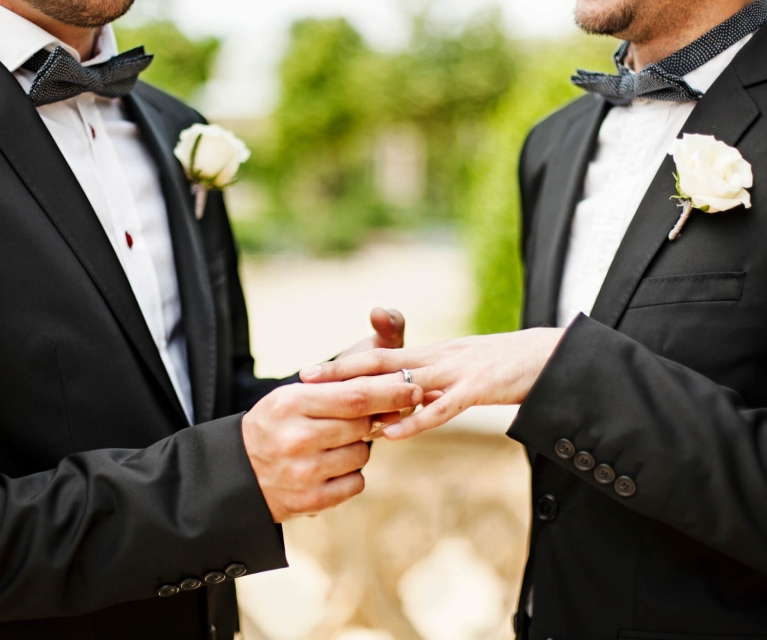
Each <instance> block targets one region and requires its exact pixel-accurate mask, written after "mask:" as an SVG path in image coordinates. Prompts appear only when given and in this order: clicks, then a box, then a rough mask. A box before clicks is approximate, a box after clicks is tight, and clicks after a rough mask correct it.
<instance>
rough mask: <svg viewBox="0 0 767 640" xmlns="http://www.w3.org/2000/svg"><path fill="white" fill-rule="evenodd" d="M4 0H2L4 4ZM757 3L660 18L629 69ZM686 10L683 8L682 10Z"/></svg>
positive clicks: (726, 3)
mask: <svg viewBox="0 0 767 640" xmlns="http://www.w3.org/2000/svg"><path fill="white" fill-rule="evenodd" d="M2 1H3V0H0V2H2ZM752 1H753V0H713V1H711V0H696V5H695V8H691V9H690V10H689V11H686V12H685V13H686V14H687V16H688V18H689V19H687V20H684V21H680V20H679V18H678V16H675V18H674V19H670V20H663V19H662V18H661V17H656V24H657V25H659V26H660V25H662V26H661V27H660V28H647V29H645V30H644V33H643V32H642V31H643V30H642V29H639V30H638V32H637V33H636V34H633V33H632V34H626V39H627V40H629V41H630V42H631V45H630V46H629V51H628V56H627V57H626V65H627V66H628V67H629V68H630V69H632V70H633V71H634V72H636V73H639V72H640V71H641V70H642V69H644V68H645V67H646V66H647V65H648V64H652V63H654V62H660V61H661V60H663V59H664V58H667V57H668V56H670V55H671V54H672V53H675V52H677V51H679V50H680V49H683V48H684V47H686V46H687V45H688V44H690V43H692V42H695V40H697V39H698V38H700V37H701V36H703V35H705V34H706V33H708V32H709V31H711V29H713V28H714V27H717V26H718V25H720V24H722V23H723V22H724V21H725V20H727V19H729V18H731V17H732V16H734V15H735V14H736V13H738V12H739V11H740V10H742V9H743V8H745V7H747V6H748V5H750V4H751V3H752ZM679 10H680V11H681V10H683V9H682V8H680V9H679Z"/></svg>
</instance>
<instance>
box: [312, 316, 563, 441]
mask: <svg viewBox="0 0 767 640" xmlns="http://www.w3.org/2000/svg"><path fill="white" fill-rule="evenodd" d="M563 334H564V330H563V329H531V330H528V331H520V332H517V333H507V334H499V335H494V336H475V337H471V338H462V339H460V340H448V341H445V342H440V343H437V344H434V345H430V346H426V347H416V348H411V349H399V350H386V349H376V350H374V351H370V352H368V353H362V354H359V355H355V356H352V357H349V358H345V359H344V360H337V361H335V362H328V363H326V364H324V365H322V366H319V367H311V368H309V369H304V370H303V371H302V372H301V379H302V380H303V381H304V382H307V383H309V382H332V381H338V380H349V379H352V378H359V377H360V376H379V377H378V378H375V379H374V380H375V381H377V382H379V383H380V384H384V385H385V384H393V383H394V382H396V381H399V382H402V380H403V375H402V373H401V370H402V369H409V370H410V371H411V375H412V379H413V382H414V383H415V384H417V385H419V386H420V387H421V388H422V389H423V391H424V393H425V396H424V405H425V408H424V409H423V411H421V412H419V413H416V414H415V415H413V416H410V417H407V418H404V419H403V420H401V421H400V422H398V423H396V424H392V425H390V426H388V427H386V428H385V429H384V430H383V434H384V435H385V436H386V437H387V438H389V439H390V440H401V439H404V438H409V437H412V436H414V435H417V434H419V433H421V432H422V431H426V430H427V429H433V428H435V427H439V426H441V425H443V424H445V423H446V422H448V421H449V420H451V419H452V418H454V417H455V416H457V415H458V414H459V413H462V412H463V411H465V410H466V409H468V408H469V407H471V406H474V405H515V404H520V403H521V402H523V401H524V399H525V398H526V397H527V394H528V393H529V391H530V389H531V388H532V386H533V384H534V383H535V381H536V380H537V379H538V376H539V375H540V373H541V371H542V370H543V367H544V366H545V365H546V363H547V362H548V360H549V358H550V357H551V354H552V353H553V352H554V349H555V348H556V346H557V344H559V341H560V339H561V338H562V335H563Z"/></svg>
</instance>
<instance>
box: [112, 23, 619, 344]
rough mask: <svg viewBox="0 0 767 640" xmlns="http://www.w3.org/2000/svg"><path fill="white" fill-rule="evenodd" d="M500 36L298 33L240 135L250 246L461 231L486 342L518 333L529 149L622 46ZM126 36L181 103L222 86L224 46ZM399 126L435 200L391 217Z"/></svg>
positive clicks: (492, 27) (318, 27)
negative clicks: (391, 47)
mask: <svg viewBox="0 0 767 640" xmlns="http://www.w3.org/2000/svg"><path fill="white" fill-rule="evenodd" d="M500 24H501V20H500V16H499V15H498V14H497V12H490V13H485V14H483V15H479V16H478V17H477V18H475V19H474V20H473V21H472V22H470V23H469V24H467V25H466V26H465V28H464V29H462V30H461V31H459V32H446V31H444V30H440V29H439V28H437V27H435V25H433V24H430V23H429V22H428V21H427V20H425V19H423V18H417V17H416V18H414V22H413V29H412V33H413V36H412V40H411V42H410V44H409V46H408V47H406V48H405V50H403V51H399V52H393V53H392V52H388V53H384V52H380V51H376V50H374V49H372V48H371V47H370V46H369V45H368V44H367V43H366V42H365V41H364V39H363V38H362V37H361V36H360V34H359V33H357V32H356V31H355V29H354V28H353V27H352V26H351V25H350V24H349V23H348V22H347V21H345V20H343V19H324V20H318V19H307V20H302V21H300V22H297V23H296V24H295V25H294V26H293V28H292V32H291V40H290V47H289V49H288V51H287V52H286V54H285V56H284V58H283V60H282V63H281V66H280V70H279V74H280V89H281V91H280V100H279V103H278V104H277V106H276V108H275V110H274V112H273V113H272V114H271V116H270V117H269V118H267V119H266V120H261V121H257V120H256V119H255V118H254V120H253V121H252V122H243V123H235V125H236V127H237V133H238V134H239V135H240V136H242V137H243V138H245V139H246V141H247V142H248V144H249V146H250V147H251V149H252V151H253V155H252V157H251V160H250V161H249V162H248V163H247V164H246V165H245V166H244V167H243V169H242V172H241V178H242V180H243V182H245V183H246V186H248V187H250V188H251V190H252V191H253V192H254V193H256V194H257V195H258V197H257V198H254V199H253V200H254V202H257V203H258V204H257V206H256V205H253V207H254V208H253V210H252V211H238V212H236V213H237V216H236V218H235V221H234V225H235V233H236V234H237V236H238V240H239V243H240V246H241V247H242V248H243V249H244V250H245V251H247V252H251V253H274V252H283V251H300V252H309V253H314V254H319V255H323V254H337V253H344V252H348V251H352V250H355V249H357V248H358V247H360V246H361V245H362V244H363V243H364V242H365V241H366V240H368V239H369V238H370V237H371V234H376V233H381V232H382V231H384V230H387V229H393V230H417V229H419V228H423V227H427V228H433V227H434V226H438V227H444V226H448V227H454V228H455V227H457V228H459V229H460V230H461V232H462V233H463V234H464V237H465V238H466V241H467V242H468V245H469V247H470V249H471V253H472V256H473V260H474V269H475V274H476V282H477V289H478V293H479V303H478V306H477V309H476V312H475V316H474V320H475V322H474V324H475V326H474V330H476V331H478V332H482V333H494V332H500V331H509V330H514V329H516V328H517V327H518V325H519V315H520V308H521V305H522V282H523V265H522V263H521V259H520V251H519V249H520V247H519V243H520V229H519V224H520V222H519V196H518V185H517V161H518V156H519V153H520V150H521V148H522V144H523V142H524V139H525V137H526V135H527V133H528V132H529V131H530V129H531V128H532V127H533V126H534V125H535V123H536V122H538V121H539V120H540V119H541V118H543V117H544V116H545V115H547V114H549V113H551V112H552V111H554V110H555V109H556V108H558V107H559V106H561V105H562V104H564V103H566V102H568V101H569V100H572V99H573V98H575V97H577V96H578V95H579V91H578V90H577V89H575V88H574V87H572V85H571V84H570V82H569V77H570V75H571V74H572V72H573V71H574V69H575V67H578V66H579V67H584V68H590V69H602V70H609V69H610V68H611V66H612V63H611V53H612V51H613V49H614V47H615V42H614V41H611V40H605V39H595V38H586V37H574V38H571V39H568V40H566V41H551V40H550V41H523V40H515V39H512V38H509V37H508V36H507V35H506V34H505V33H504V32H503V31H502V30H501V28H500V26H499V25H500ZM118 38H119V41H120V44H121V48H122V49H124V50H125V49H129V48H132V47H134V46H138V45H139V44H143V45H145V46H146V49H147V51H148V52H150V53H154V54H155V55H156V60H155V62H154V63H153V64H152V66H151V67H150V69H149V70H148V71H147V72H146V74H145V75H144V78H145V79H146V80H148V81H149V82H152V83H154V84H156V85H158V86H160V87H162V88H164V89H166V90H168V91H170V92H171V93H173V94H175V95H176V96H178V97H180V98H182V99H185V100H194V98H195V96H196V95H197V92H198V91H199V90H200V88H201V87H202V86H203V85H204V84H205V82H206V81H207V80H208V79H209V77H210V76H211V70H212V67H213V64H214V62H215V57H216V54H217V52H218V50H219V44H220V43H219V42H218V41H217V40H216V39H214V38H207V39H198V40H192V39H190V38H188V37H187V36H185V35H184V34H183V33H181V32H180V31H179V30H178V29H177V27H176V26H175V25H174V24H172V23H171V22H168V21H155V22H149V23H146V24H144V25H141V26H138V27H132V28H126V27H118ZM227 124H230V123H227ZM403 126H405V127H408V130H410V131H415V132H417V134H418V136H419V137H420V139H421V140H422V141H423V146H424V149H425V170H426V177H425V188H424V190H423V195H422V197H421V198H420V199H419V201H417V202H413V203H410V204H407V205H402V204H400V205H395V204H392V203H391V202H388V201H387V199H386V198H385V197H384V194H382V193H380V192H379V188H378V186H377V184H376V181H375V175H374V173H375V152H376V144H377V141H378V140H379V139H380V138H381V136H382V135H383V134H385V133H386V132H387V131H389V130H391V129H392V128H394V127H403Z"/></svg>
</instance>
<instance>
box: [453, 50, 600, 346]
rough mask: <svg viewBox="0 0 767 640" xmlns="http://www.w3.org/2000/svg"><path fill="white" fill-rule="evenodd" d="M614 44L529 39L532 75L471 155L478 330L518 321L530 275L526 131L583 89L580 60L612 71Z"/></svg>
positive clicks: (470, 227)
mask: <svg viewBox="0 0 767 640" xmlns="http://www.w3.org/2000/svg"><path fill="white" fill-rule="evenodd" d="M613 46H614V44H613V43H612V42H610V41H608V40H594V39H587V38H585V37H578V38H573V39H572V40H570V41H567V42H559V43H556V44H552V43H529V44H528V45H527V46H526V47H525V53H524V54H523V57H521V58H520V60H519V64H520V66H521V67H523V68H524V69H525V73H524V76H523V77H524V78H525V80H524V81H523V82H522V83H520V86H515V87H512V88H510V90H509V91H508V92H507V93H506V95H505V96H504V99H503V100H502V101H501V103H500V104H499V105H498V108H497V109H495V110H494V112H493V113H492V114H489V116H488V119H487V126H486V129H485V135H484V139H483V143H482V146H481V148H480V150H479V152H478V153H477V154H476V156H475V157H474V159H473V162H472V173H471V175H472V178H471V181H470V189H469V192H468V195H467V204H466V217H465V219H464V222H465V225H464V226H465V233H466V236H467V238H468V241H469V243H470V246H471V254H472V257H473V260H474V268H475V274H476V281H477V288H478V295H479V299H478V304H477V308H476V311H475V315H474V328H475V330H476V331H477V332H479V333H499V332H504V331H513V330H516V329H517V328H518V327H519V322H520V310H521V307H522V302H523V301H522V291H523V277H524V275H523V265H522V259H521V255H520V248H521V247H520V232H521V228H520V202H519V185H518V182H517V170H518V160H519V155H520V153H521V151H522V145H523V144H524V141H525V138H526V137H527V134H528V133H529V131H530V130H531V129H532V128H533V126H535V124H536V123H537V122H538V121H540V120H541V119H542V118H543V117H544V116H546V115H548V114H550V113H552V112H553V111H555V110H556V109H557V108H558V107H560V106H561V105H563V104H565V103H567V102H569V101H571V100H573V99H574V98H577V97H578V96H579V95H581V92H580V91H579V90H578V89H576V88H575V87H574V86H573V85H571V84H570V82H569V76H570V75H571V73H572V71H573V68H574V66H576V65H577V66H581V67H584V68H587V69H596V70H605V71H607V70H610V65H611V61H610V53H611V51H612V48H613ZM575 61H577V62H575Z"/></svg>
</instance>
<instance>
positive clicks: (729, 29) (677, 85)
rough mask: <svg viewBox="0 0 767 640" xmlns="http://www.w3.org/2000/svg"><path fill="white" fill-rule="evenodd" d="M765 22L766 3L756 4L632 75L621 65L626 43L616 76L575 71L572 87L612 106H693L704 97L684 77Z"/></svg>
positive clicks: (617, 58) (620, 52)
mask: <svg viewBox="0 0 767 640" xmlns="http://www.w3.org/2000/svg"><path fill="white" fill-rule="evenodd" d="M765 22H767V0H756V2H753V3H751V4H750V5H748V6H747V7H745V8H744V9H742V10H741V11H739V12H738V13H736V14H735V15H734V16H732V17H731V18H730V19H728V20H726V21H725V22H723V23H722V24H720V25H719V26H718V27H715V28H714V29H712V30H711V31H709V32H708V33H707V34H705V35H703V36H701V37H700V38H698V39H697V40H696V41H695V42H693V43H691V44H689V45H687V46H686V47H685V48H684V49H680V50H679V51H677V52H676V53H672V54H671V55H670V56H669V57H668V58H664V59H663V60H661V61H660V62H657V63H654V64H650V65H647V67H645V68H644V69H642V71H640V72H639V73H632V72H631V71H629V69H627V68H626V65H625V64H624V62H625V60H626V55H627V54H628V50H629V43H628V42H624V43H623V44H622V45H621V46H620V48H619V49H618V51H617V52H616V54H615V65H616V67H617V68H618V75H617V76H614V75H609V74H607V73H596V72H593V71H583V70H582V69H578V72H577V75H574V76H573V77H572V82H573V84H574V85H576V86H578V87H581V89H585V90H586V91H589V92H591V93H598V94H600V95H602V96H604V97H605V99H606V100H607V101H608V102H610V103H612V104H614V105H626V104H630V103H631V102H632V101H633V100H635V99H636V98H647V99H650V100H665V101H669V102H694V101H696V100H700V99H701V98H702V97H703V93H702V92H700V91H697V90H696V89H693V88H692V87H691V86H690V85H689V84H687V82H686V81H685V80H684V76H686V75H687V74H688V73H690V72H692V71H694V70H695V69H697V68H698V67H701V66H703V65H704V64H706V63H707V62H708V61H709V60H712V59H713V58H715V57H716V56H718V55H719V54H720V53H722V52H724V51H726V50H727V49H729V48H730V47H731V46H732V45H734V44H735V43H736V42H738V41H740V40H742V39H743V38H745V37H746V36H747V35H748V34H749V33H753V32H754V31H756V30H757V29H759V28H760V27H761V26H762V25H764V24H765Z"/></svg>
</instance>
